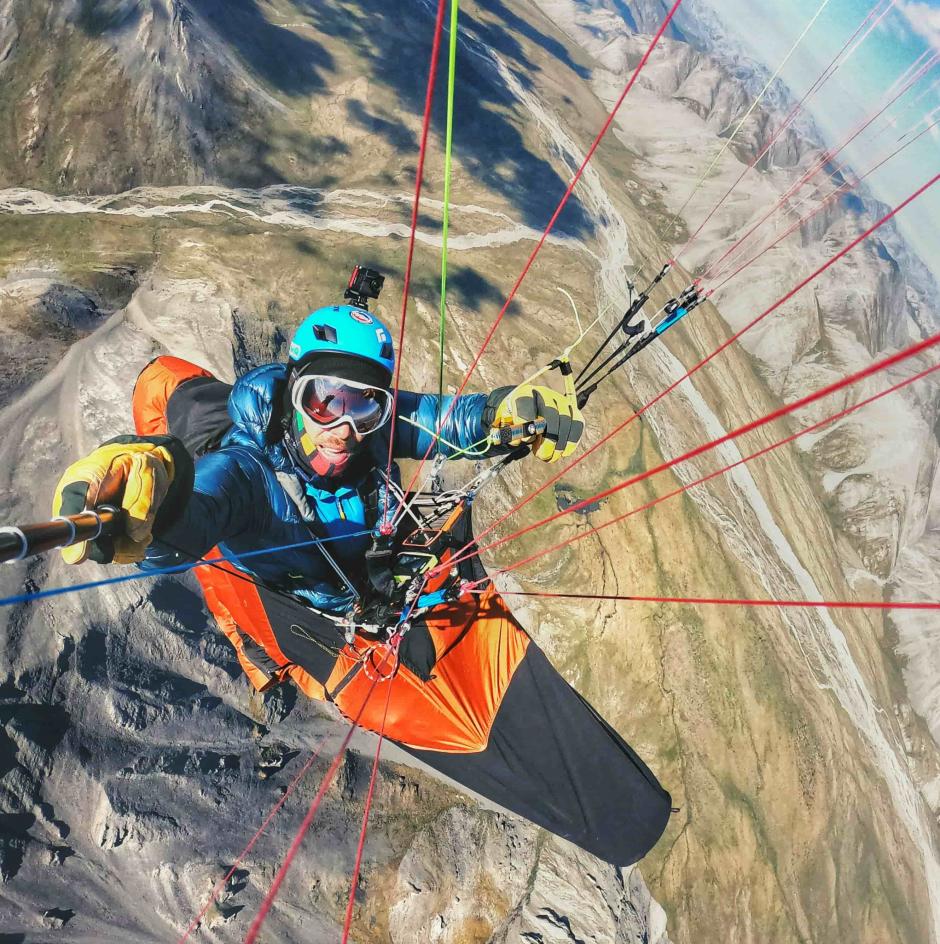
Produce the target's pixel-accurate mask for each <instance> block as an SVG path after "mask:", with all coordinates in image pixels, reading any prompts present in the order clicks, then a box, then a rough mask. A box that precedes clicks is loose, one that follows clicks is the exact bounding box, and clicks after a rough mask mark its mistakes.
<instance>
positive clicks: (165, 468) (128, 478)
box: [52, 436, 192, 564]
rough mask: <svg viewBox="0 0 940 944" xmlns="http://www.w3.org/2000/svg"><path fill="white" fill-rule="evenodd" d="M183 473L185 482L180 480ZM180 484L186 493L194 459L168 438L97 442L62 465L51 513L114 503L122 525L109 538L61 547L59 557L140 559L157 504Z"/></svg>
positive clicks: (150, 534)
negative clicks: (65, 466) (88, 451)
mask: <svg viewBox="0 0 940 944" xmlns="http://www.w3.org/2000/svg"><path fill="white" fill-rule="evenodd" d="M181 450H182V455H181V454H180V452H181ZM181 466H182V467H183V468H181ZM187 477H188V479H189V481H188V483H187V482H185V481H183V480H185V479H186V478H187ZM180 486H182V490H183V491H185V492H186V494H187V495H188V491H189V489H190V488H191V486H192V460H191V459H189V456H188V454H186V453H185V450H183V449H182V444H181V443H179V441H178V440H174V439H172V437H169V436H151V437H141V436H119V437H118V438H117V439H114V440H111V441H110V442H107V443H105V444H104V445H103V446H99V447H98V448H97V449H96V450H95V451H94V452H92V453H91V455H89V456H86V457H85V458H84V459H80V460H79V461H78V462H75V463H73V464H72V465H71V466H69V468H68V469H67V470H66V472H65V474H64V475H63V476H62V478H61V479H60V480H59V484H58V485H57V486H56V490H55V496H54V498H53V502H52V513H53V515H75V514H79V513H80V512H82V511H84V510H85V509H94V508H95V507H97V506H98V505H114V506H115V507H118V508H121V509H123V511H124V515H123V522H122V524H123V528H122V530H121V531H120V532H119V533H116V534H114V535H113V536H111V537H101V538H98V539H96V540H94V541H83V542H81V543H80V544H73V545H70V546H69V547H64V548H62V557H63V558H64V559H65V561H66V563H68V564H80V563H82V562H83V561H85V560H94V561H97V562H98V563H100V564H109V563H112V562H114V563H116V564H131V563H135V562H137V561H140V560H143V558H144V554H145V552H146V550H147V546H148V545H149V544H150V542H151V541H152V540H153V529H154V523H155V521H156V519H157V514H158V512H159V511H160V508H161V505H163V503H164V501H165V500H166V498H167V495H168V493H170V491H171V490H172V491H173V492H174V493H176V495H177V496H178V495H179V492H180V491H181V488H180Z"/></svg>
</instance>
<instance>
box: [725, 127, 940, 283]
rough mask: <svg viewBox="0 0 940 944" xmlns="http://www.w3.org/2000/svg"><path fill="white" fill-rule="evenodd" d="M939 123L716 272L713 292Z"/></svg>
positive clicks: (924, 130) (896, 149) (842, 185)
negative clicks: (750, 252) (751, 252)
mask: <svg viewBox="0 0 940 944" xmlns="http://www.w3.org/2000/svg"><path fill="white" fill-rule="evenodd" d="M937 124H940V118H938V119H937V120H936V121H934V122H932V123H931V124H929V125H927V127H926V128H924V129H923V130H922V131H920V132H919V133H918V134H917V135H916V136H915V137H913V138H911V139H910V141H908V142H907V143H906V144H902V145H901V146H900V147H898V148H895V150H893V151H892V152H891V153H890V154H889V155H887V157H884V158H882V159H881V160H880V161H879V162H878V163H877V164H875V166H874V167H871V168H869V169H868V170H867V171H865V173H864V174H862V175H861V177H856V178H855V179H854V180H852V181H846V182H845V183H843V184H841V185H840V186H839V187H837V188H836V189H835V190H833V191H832V192H830V193H829V194H827V196H826V197H824V198H823V200H822V202H821V203H820V204H819V205H818V206H817V207H815V209H813V210H811V211H810V212H809V213H807V214H805V215H804V216H801V217H800V218H799V219H798V220H797V221H796V222H795V223H792V224H791V225H790V226H789V227H787V229H786V230H784V232H782V233H781V234H780V235H779V236H778V237H777V238H776V239H775V240H774V241H773V242H772V243H771V244H770V245H769V246H765V247H764V248H763V249H761V250H760V251H759V252H758V253H756V254H755V255H753V256H751V258H750V259H748V260H747V262H744V263H742V264H741V265H739V266H738V267H737V268H736V269H735V270H734V271H733V272H731V274H730V275H728V274H727V273H728V271H729V269H730V266H729V267H728V268H726V269H724V270H723V271H721V272H717V273H715V278H716V279H721V281H720V282H719V283H718V284H717V285H716V286H714V287H713V288H712V292H717V291H718V290H719V289H721V288H723V287H724V286H725V285H727V284H728V282H730V281H731V280H732V279H733V278H734V277H735V276H736V275H739V274H740V273H741V272H743V271H744V270H745V269H746V268H748V266H750V265H752V264H753V263H755V262H757V260H758V259H760V257H761V256H763V255H764V253H767V252H770V250H771V249H773V248H775V247H776V246H778V245H779V244H780V243H781V242H783V240H784V239H786V238H787V236H789V235H790V234H791V233H793V232H794V231H795V230H797V229H799V228H800V227H801V226H803V225H804V224H805V223H807V222H808V221H809V220H811V219H812V218H813V217H814V216H816V214H817V213H819V212H821V211H822V210H823V209H825V208H826V207H827V206H828V205H829V204H830V203H832V202H833V200H837V199H838V198H839V197H841V196H844V195H845V194H847V193H850V192H851V191H852V190H854V189H855V188H856V187H857V186H858V185H859V184H860V183H861V182H862V181H863V180H865V178H866V177H870V176H871V175H872V174H873V173H875V171H877V170H879V169H880V168H881V167H883V166H884V165H885V164H887V163H888V161H890V160H891V159H892V158H894V157H896V156H897V155H898V154H900V153H901V151H903V150H904V149H905V148H906V147H908V146H910V145H911V144H913V143H914V142H915V141H916V140H917V139H918V138H921V137H923V135H925V134H927V132H928V131H930V130H931V129H932V128H934V127H935V126H936V125H937Z"/></svg>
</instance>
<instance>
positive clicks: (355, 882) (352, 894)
mask: <svg viewBox="0 0 940 944" xmlns="http://www.w3.org/2000/svg"><path fill="white" fill-rule="evenodd" d="M391 700H392V686H391V683H389V686H388V692H387V693H386V695H385V710H384V711H383V712H382V726H381V727H380V728H379V743H378V744H377V745H376V746H375V758H374V759H373V761H372V775H371V776H370V777H369V789H368V791H367V793H366V801H365V805H364V807H363V811H362V829H361V830H360V832H359V845H358V846H357V847H356V864H355V866H354V867H353V875H352V882H351V883H350V887H349V901H348V902H347V903H346V919H345V921H344V922H343V937H342V941H341V944H347V942H348V941H349V928H350V926H351V925H352V916H353V905H354V904H355V901H356V889H357V887H358V886H359V872H360V870H361V868H362V852H363V849H365V845H366V832H367V831H368V829H369V813H370V812H371V810H372V797H373V796H374V795H375V781H376V777H377V775H378V772H379V758H380V757H381V755H382V743H383V741H384V740H385V722H386V721H387V720H388V706H389V704H390V703H391Z"/></svg>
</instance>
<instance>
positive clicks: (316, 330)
mask: <svg viewBox="0 0 940 944" xmlns="http://www.w3.org/2000/svg"><path fill="white" fill-rule="evenodd" d="M313 335H314V337H315V338H316V339H317V340H318V341H328V342H329V343H330V344H336V328H334V327H333V326H332V325H314V326H313Z"/></svg>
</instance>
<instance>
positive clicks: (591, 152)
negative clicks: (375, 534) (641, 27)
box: [405, 0, 682, 493]
mask: <svg viewBox="0 0 940 944" xmlns="http://www.w3.org/2000/svg"><path fill="white" fill-rule="evenodd" d="M681 3H682V0H675V2H674V3H673V4H672V6H671V7H670V8H669V12H668V13H667V14H666V17H665V19H664V20H663V21H662V23H661V24H660V26H659V29H658V30H657V31H656V35H655V36H653V39H652V40H651V41H650V44H649V46H648V47H647V49H646V52H645V53H643V58H642V59H640V61H639V62H638V63H637V66H636V68H635V69H634V70H633V74H632V75H631V76H630V79H629V81H628V82H627V84H626V87H625V88H624V90H623V92H621V94H620V98H618V99H617V102H616V104H615V105H614V107H613V109H612V110H611V112H610V114H609V115H608V116H607V120H606V121H605V122H604V124H603V126H602V127H601V130H600V131H599V132H598V134H597V137H596V138H595V139H594V143H593V144H592V145H591V147H590V148H589V149H588V152H587V155H586V156H585V158H584V160H583V161H582V162H581V166H580V167H579V168H578V169H577V171H576V172H575V175H574V177H572V178H571V183H570V184H568V189H567V190H566V191H565V193H564V196H562V198H561V200H560V201H559V203H558V206H557V208H556V209H555V212H554V213H553V214H552V218H551V219H550V220H549V221H548V225H547V226H546V227H545V231H544V232H543V233H542V235H541V237H540V238H539V241H538V242H537V243H536V245H535V248H534V249H533V250H532V252H531V254H530V255H529V258H528V260H527V261H526V264H525V265H524V266H523V268H522V272H521V273H520V274H519V277H518V278H517V279H516V281H515V283H514V284H513V286H512V289H511V290H510V292H509V296H508V297H507V298H506V301H505V302H504V303H503V307H502V308H500V310H499V313H498V314H497V315H496V319H495V320H494V321H493V324H492V325H491V326H490V329H489V331H488V332H487V334H486V337H485V338H484V339H483V344H482V345H481V346H480V349H479V351H478V352H477V354H476V356H475V357H474V358H473V361H472V362H471V364H470V366H469V367H468V368H467V372H466V374H464V378H463V380H462V381H461V382H460V386H459V387H458V388H457V392H456V394H455V395H454V398H453V400H452V401H451V403H450V406H449V407H448V408H447V410H446V411H445V412H444V415H443V416H442V417H441V418H440V421H439V423H438V426H437V432H438V434H440V432H441V430H442V429H443V428H444V424H445V423H446V422H447V420H448V418H449V417H450V415H451V413H452V412H453V411H454V407H455V406H456V404H457V397H459V396H460V394H461V393H463V391H464V388H465V387H466V386H467V383H468V382H469V380H470V377H471V375H472V374H473V372H474V371H475V370H476V368H477V365H478V364H479V363H480V360H481V358H482V357H483V354H484V352H485V351H486V349H487V347H488V346H489V343H490V341H491V340H492V338H493V335H494V334H495V333H496V329H497V328H498V327H499V325H500V322H501V321H502V320H503V316H504V315H505V314H506V311H507V309H508V308H509V306H510V304H512V301H513V299H514V298H515V296H516V292H517V291H518V290H519V286H520V285H522V280H523V279H524V278H525V277H526V274H527V273H528V271H529V269H530V268H531V267H532V263H533V262H534V261H535V257H536V256H537V255H538V254H539V251H540V250H541V248H542V246H543V245H544V244H545V240H546V239H548V236H549V234H550V233H551V231H552V229H553V228H554V226H555V223H556V222H557V220H558V217H559V216H561V211H562V210H563V209H564V208H565V205H566V204H567V203H568V199H569V197H570V196H571V194H572V193H573V192H574V188H575V187H576V186H577V184H578V181H579V180H580V179H581V176H582V175H583V174H584V170H585V168H586V167H587V165H588V163H589V161H590V160H591V158H592V157H593V156H594V152H595V151H596V150H597V148H598V145H599V144H600V143H601V141H602V139H603V138H604V135H606V134H607V130H608V129H609V128H610V126H611V125H612V124H613V121H614V118H616V116H617V112H618V111H619V110H620V106H621V105H622V104H623V102H624V99H625V98H626V97H627V95H628V94H629V93H630V90H631V89H632V88H633V85H634V83H635V82H636V80H637V77H638V76H639V74H640V72H642V71H643V67H644V66H645V65H646V63H647V62H648V61H649V58H650V56H651V55H652V53H653V50H654V49H655V48H656V46H657V44H658V43H659V41H660V39H661V38H662V36H663V34H664V33H665V32H666V28H667V27H668V26H669V23H670V22H671V21H672V18H673V16H675V13H676V11H677V10H678V9H679V6H680V4H681ZM435 443H436V441H435V440H434V439H433V438H432V442H431V444H430V445H429V446H428V448H427V451H426V452H425V454H424V455H423V456H422V457H421V461H420V462H419V463H418V466H417V468H416V469H415V472H414V475H413V476H412V477H411V481H410V482H409V483H408V486H407V488H406V489H405V492H406V493H408V492H410V491H411V490H412V489H413V488H414V485H415V482H417V481H418V477H419V476H420V474H421V470H422V469H423V468H424V464H425V462H427V460H428V456H430V455H431V452H432V450H433V449H434V446H435Z"/></svg>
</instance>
